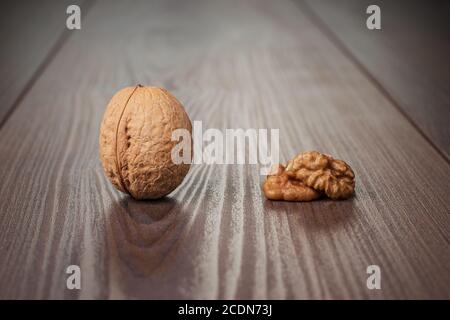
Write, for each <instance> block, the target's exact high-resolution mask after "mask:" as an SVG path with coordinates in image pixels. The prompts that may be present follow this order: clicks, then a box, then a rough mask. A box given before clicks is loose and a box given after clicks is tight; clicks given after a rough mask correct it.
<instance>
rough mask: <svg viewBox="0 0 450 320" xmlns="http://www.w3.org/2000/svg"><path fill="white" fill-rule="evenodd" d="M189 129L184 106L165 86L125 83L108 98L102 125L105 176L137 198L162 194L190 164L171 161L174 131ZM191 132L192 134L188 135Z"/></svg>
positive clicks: (166, 192) (151, 197)
mask: <svg viewBox="0 0 450 320" xmlns="http://www.w3.org/2000/svg"><path fill="white" fill-rule="evenodd" d="M179 128H184V129H187V130H189V132H190V133H192V124H191V121H190V119H189V117H188V115H187V113H186V112H185V110H184V108H183V106H182V105H181V103H180V102H178V100H177V99H176V98H175V97H174V96H173V95H171V94H170V93H169V92H168V91H167V90H165V89H162V88H157V87H143V86H141V85H138V86H136V87H127V88H124V89H122V90H120V91H119V92H117V93H116V94H115V95H114V96H113V97H112V99H111V101H110V102H109V104H108V107H107V109H106V111H105V114H104V116H103V121H102V124H101V128H100V158H101V162H102V165H103V169H104V171H105V174H106V176H107V177H108V178H109V180H110V181H111V183H112V184H113V185H114V186H115V187H116V188H117V189H119V190H120V191H122V192H125V193H128V194H130V195H131V196H132V197H133V198H136V199H157V198H161V197H163V196H165V195H167V194H169V193H170V192H171V191H173V190H174V189H175V188H176V187H177V186H178V185H180V184H181V182H182V181H183V179H184V177H185V176H186V174H187V173H188V171H189V168H190V164H174V163H173V162H172V159H171V150H172V148H173V147H174V146H175V145H176V144H177V143H178V142H177V141H172V140H171V137H172V131H173V130H175V129H179ZM190 136H192V135H190Z"/></svg>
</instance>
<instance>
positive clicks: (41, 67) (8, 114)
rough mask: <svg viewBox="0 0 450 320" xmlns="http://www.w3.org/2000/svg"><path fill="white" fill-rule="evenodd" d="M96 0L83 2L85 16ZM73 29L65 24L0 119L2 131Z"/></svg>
mask: <svg viewBox="0 0 450 320" xmlns="http://www.w3.org/2000/svg"><path fill="white" fill-rule="evenodd" d="M95 1H96V0H85V1H84V2H83V5H82V8H83V15H84V17H86V16H87V13H88V12H89V10H90V8H91V7H92V5H93V4H94V2H95ZM72 32H73V31H72V30H68V29H67V28H66V26H64V29H63V31H62V32H61V34H60V35H59V36H58V38H57V39H56V41H55V43H54V44H53V46H52V47H51V48H50V50H49V51H48V53H47V54H46V55H45V57H44V59H43V60H42V62H41V63H40V64H39V65H38V67H37V68H36V70H35V71H34V72H33V74H32V75H31V77H30V79H29V80H28V81H27V82H26V84H25V86H24V87H23V89H22V90H21V91H20V93H19V94H18V95H17V98H16V99H15V100H14V102H13V103H12V104H11V106H10V107H9V108H8V111H7V112H6V113H5V116H4V117H3V119H1V120H0V131H1V130H2V128H3V126H4V125H5V123H6V122H8V120H9V118H11V116H12V114H13V113H14V111H15V110H17V108H18V107H19V106H20V104H21V102H22V101H23V99H24V98H25V97H26V96H27V94H28V93H29V92H30V90H31V89H32V88H33V86H34V84H35V83H36V82H37V81H38V80H39V78H40V77H41V75H42V74H43V73H44V71H45V70H46V69H47V68H48V66H49V65H50V63H51V62H52V60H53V59H54V58H55V56H56V55H57V54H58V52H60V51H61V49H62V47H63V46H64V44H65V43H67V41H68V40H69V38H70V36H71V34H72Z"/></svg>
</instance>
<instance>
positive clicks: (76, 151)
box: [0, 1, 450, 299]
mask: <svg viewBox="0 0 450 320" xmlns="http://www.w3.org/2000/svg"><path fill="white" fill-rule="evenodd" d="M136 83H143V84H152V85H161V86H165V87H167V88H168V89H169V90H171V91H172V92H173V93H174V94H175V95H176V96H177V97H178V98H179V99H180V101H182V102H183V103H184V105H185V106H186V110H187V112H188V114H189V115H190V117H191V119H193V120H199V121H202V122H203V127H204V128H205V129H206V128H219V129H223V128H279V129H280V148H281V160H283V161H285V160H287V159H288V158H290V157H292V156H293V155H295V154H296V153H297V152H299V151H302V150H308V149H318V150H322V151H324V152H327V153H330V154H333V155H335V156H337V157H339V158H342V159H345V160H346V161H348V162H349V163H350V164H351V165H352V167H353V168H354V170H355V172H356V175H357V192H356V196H355V197H354V198H353V199H351V200H348V201H341V202H334V201H327V200H323V201H316V202H312V203H280V202H270V201H267V200H265V199H264V197H263V196H262V194H261V190H260V184H261V182H262V181H263V177H262V176H260V175H259V168H258V166H255V165H215V166H214V165H204V164H203V165H195V166H193V167H192V169H191V171H190V172H189V174H188V176H187V179H186V181H185V182H184V183H183V184H182V185H181V186H180V187H179V188H178V189H177V190H176V191H175V192H174V193H173V194H171V195H170V197H167V198H166V199H164V200H159V201H147V202H138V201H134V200H132V199H130V198H129V197H127V196H125V195H123V194H120V193H119V192H117V191H116V190H114V189H113V188H112V186H111V185H110V184H109V183H108V181H107V180H106V178H105V177H104V175H103V172H102V169H101V166H100V163H99V159H98V130H99V124H100V120H101V117H102V114H103V112H104V108H105V106H106V104H107V102H108V100H109V98H110V97H111V96H112V94H113V93H114V92H115V91H117V90H118V89H120V88H121V87H123V86H127V85H133V84H136ZM24 128H26V129H24ZM1 133H2V134H1V135H0V179H1V181H2V184H1V186H0V187H1V189H0V194H1V201H0V212H1V215H0V256H1V257H2V260H1V262H0V298H199V299H202V298H449V291H448V288H449V285H450V278H449V274H448V270H449V267H450V259H449V255H448V239H449V228H448V224H449V219H448V217H449V216H448V213H449V207H450V204H449V201H448V194H449V191H450V190H449V189H450V186H449V184H448V181H449V178H450V172H449V167H448V164H447V163H446V161H445V160H444V159H443V158H442V157H441V156H440V155H439V154H438V153H436V151H435V150H434V149H433V148H432V147H431V146H430V145H429V144H428V143H427V142H426V141H425V140H424V139H423V137H422V136H421V135H420V134H419V133H418V132H417V131H416V129H415V128H414V127H413V126H411V125H410V123H408V122H407V121H406V120H405V119H404V117H403V116H402V115H401V114H400V113H399V112H398V111H397V110H396V109H395V108H394V107H393V106H392V105H391V103H390V102H389V101H388V100H387V99H386V98H385V97H384V96H383V95H381V94H380V92H379V91H378V90H377V88H376V87H374V85H373V83H372V82H370V81H369V80H368V79H367V78H366V77H365V76H364V75H363V74H362V73H361V72H360V71H359V69H358V68H356V67H355V65H354V64H353V63H352V62H351V61H349V60H348V59H347V57H346V56H344V55H342V53H341V51H339V50H338V49H337V48H336V47H335V46H334V45H333V44H332V43H331V42H330V41H329V39H327V38H326V37H325V36H324V34H322V33H321V32H320V31H319V30H318V29H317V28H316V27H315V26H314V25H313V24H312V23H311V21H310V20H309V18H308V17H307V16H305V15H304V14H303V13H302V12H301V11H300V10H299V8H298V7H297V6H296V5H295V4H294V3H292V2H289V1H283V2H281V1H277V2H275V1H245V2H242V1H235V2H231V1H226V2H211V1H192V2H189V4H188V3H186V2H182V3H180V2H178V1H158V2H154V3H149V2H147V1H136V2H133V5H129V4H128V3H127V4H125V3H124V2H123V1H115V2H113V1H109V2H99V3H96V4H95V5H94V7H93V8H92V11H91V12H90V14H89V18H88V19H87V20H86V21H85V25H84V28H83V30H82V31H81V32H77V33H76V34H74V36H73V37H72V38H71V39H70V41H69V42H68V43H67V44H66V45H65V46H64V47H63V48H62V50H61V51H60V53H59V54H58V55H57V56H56V57H55V59H54V60H53V61H52V63H51V64H50V65H49V67H48V69H47V71H46V72H45V73H44V74H43V75H42V77H41V78H40V79H39V81H38V82H37V83H36V84H35V86H34V87H33V88H32V90H30V92H29V94H28V95H27V96H26V97H25V98H24V99H23V101H22V103H21V105H20V106H19V107H18V108H17V110H16V112H15V113H14V114H13V115H12V117H11V118H10V121H8V122H7V123H6V124H5V126H4V127H3V128H2V132H1ZM71 264H76V265H79V266H80V267H81V270H82V289H81V290H79V291H77V290H67V289H66V277H67V274H66V273H65V270H66V268H67V266H68V265H71ZM373 264H375V265H379V266H380V267H381V270H382V290H368V289H367V287H366V278H367V274H366V268H367V266H368V265H373Z"/></svg>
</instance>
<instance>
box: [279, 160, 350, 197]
mask: <svg viewBox="0 0 450 320" xmlns="http://www.w3.org/2000/svg"><path fill="white" fill-rule="evenodd" d="M286 174H287V175H288V176H289V177H291V178H296V179H298V180H300V181H302V182H303V183H304V184H305V185H307V186H308V187H311V188H313V189H315V190H317V191H322V192H325V194H326V195H327V196H328V197H330V198H331V199H346V198H349V197H350V196H351V195H352V194H353V192H354V189H355V180H354V178H355V174H354V173H353V171H352V169H351V168H350V166H349V165H348V164H346V163H345V162H344V161H342V160H336V159H333V158H332V157H331V156H329V155H325V154H322V153H320V152H317V151H308V152H304V153H301V154H299V155H297V156H296V157H295V158H294V159H292V160H290V161H289V162H288V164H287V167H286Z"/></svg>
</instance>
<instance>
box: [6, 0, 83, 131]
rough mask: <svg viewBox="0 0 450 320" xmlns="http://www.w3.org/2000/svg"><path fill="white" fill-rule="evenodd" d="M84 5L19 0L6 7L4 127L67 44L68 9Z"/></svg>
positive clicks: (46, 0) (53, 0)
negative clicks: (24, 96) (23, 98)
mask: <svg viewBox="0 0 450 320" xmlns="http://www.w3.org/2000/svg"><path fill="white" fill-rule="evenodd" d="M80 2H81V1H68V0H64V1H56V0H45V1H23V0H19V1H8V2H6V3H4V4H3V5H2V10H1V11H0V39H1V41H2V50H0V74H1V75H2V77H1V78H0V124H3V122H4V121H6V120H7V119H6V118H7V117H8V116H9V114H10V113H11V112H12V110H13V109H14V108H15V107H16V106H17V105H18V104H19V103H20V99H21V98H22V96H23V95H25V94H26V92H27V91H28V90H29V88H30V87H31V86H32V84H33V83H34V82H35V81H36V79H37V78H38V77H39V76H40V74H41V73H42V72H43V71H44V70H45V67H46V65H47V63H48V62H49V59H51V58H52V56H53V55H54V54H55V53H56V51H57V50H58V49H59V47H60V46H61V45H62V43H63V42H64V40H65V36H67V34H64V30H65V29H66V18H67V14H66V8H67V6H68V5H69V4H80ZM0 126H1V125H0Z"/></svg>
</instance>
